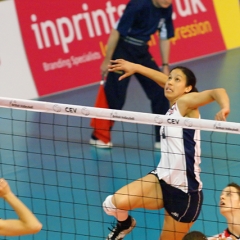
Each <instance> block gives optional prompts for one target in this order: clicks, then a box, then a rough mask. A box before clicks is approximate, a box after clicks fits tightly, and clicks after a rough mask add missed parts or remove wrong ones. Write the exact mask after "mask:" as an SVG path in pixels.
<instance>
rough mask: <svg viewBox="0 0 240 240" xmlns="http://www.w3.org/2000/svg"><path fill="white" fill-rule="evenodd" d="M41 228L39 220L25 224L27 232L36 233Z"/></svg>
mask: <svg viewBox="0 0 240 240" xmlns="http://www.w3.org/2000/svg"><path fill="white" fill-rule="evenodd" d="M41 229H42V224H41V223H40V222H35V223H32V224H30V225H28V226H27V231H28V233H27V234H36V233H38V232H39V231H41Z"/></svg>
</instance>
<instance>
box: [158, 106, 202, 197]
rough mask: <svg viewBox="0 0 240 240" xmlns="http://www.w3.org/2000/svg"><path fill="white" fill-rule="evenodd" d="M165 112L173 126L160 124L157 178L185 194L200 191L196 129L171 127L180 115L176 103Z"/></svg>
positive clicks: (197, 131)
mask: <svg viewBox="0 0 240 240" xmlns="http://www.w3.org/2000/svg"><path fill="white" fill-rule="evenodd" d="M166 115H169V116H171V123H172V125H173V127H172V126H162V127H161V130H160V135H161V159H160V162H159V164H158V166H157V169H156V170H155V171H156V173H157V175H158V177H159V179H162V180H164V181H165V182H166V183H168V184H170V185H172V186H174V187H176V188H179V189H181V190H182V191H184V192H186V193H187V192H192V191H197V190H198V191H200V190H201V189H202V182H201V180H200V171H201V168H200V166H199V165H200V163H201V158H200V154H201V149H200V130H195V129H184V128H182V127H174V125H176V126H177V123H178V118H179V117H182V115H181V114H180V112H179V110H178V107H177V103H175V104H174V105H173V106H172V107H171V108H170V109H169V110H168V112H167V113H166ZM175 118H176V119H175Z"/></svg>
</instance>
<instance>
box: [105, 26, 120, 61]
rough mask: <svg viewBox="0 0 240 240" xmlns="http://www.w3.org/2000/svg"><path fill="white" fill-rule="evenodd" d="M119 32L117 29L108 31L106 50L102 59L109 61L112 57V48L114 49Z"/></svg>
mask: <svg viewBox="0 0 240 240" xmlns="http://www.w3.org/2000/svg"><path fill="white" fill-rule="evenodd" d="M119 37H120V34H119V32H118V31H117V30H115V29H113V30H112V31H111V33H110V36H109V38H108V42H107V51H106V56H105V59H104V61H106V62H109V61H110V60H111V59H112V55H113V52H114V50H115V49H116V46H117V43H118V40H119Z"/></svg>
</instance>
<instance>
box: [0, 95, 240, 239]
mask: <svg viewBox="0 0 240 240" xmlns="http://www.w3.org/2000/svg"><path fill="white" fill-rule="evenodd" d="M92 118H102V119H109V120H113V121H115V122H116V123H117V124H116V126H114V128H113V129H112V136H113V143H114V147H113V148H112V149H108V150H107V149H98V148H96V147H94V146H91V145H89V139H90V136H91V132H92V128H91V127H90V124H89V123H90V121H91V119H92ZM173 124H174V126H175V127H182V128H189V129H200V130H201V147H202V152H201V160H202V164H201V169H202V173H201V179H202V181H203V192H204V202H203V208H202V211H201V213H200V216H199V218H198V220H197V221H196V223H195V224H194V225H193V228H192V229H196V230H199V231H202V232H204V233H205V234H206V235H208V236H212V235H214V234H216V233H218V232H221V231H222V230H223V229H224V228H225V227H226V224H225V219H224V218H223V217H222V216H221V215H220V214H219V209H218V205H219V204H218V202H219V196H220V193H221V191H222V189H223V188H224V187H225V186H226V185H227V184H228V183H229V182H237V183H239V166H240V160H239V157H238V155H239V152H240V145H239V142H240V141H239V140H240V135H239V133H240V123H233V122H219V121H213V120H204V119H188V118H177V119H176V118H174V119H173V118H171V116H164V115H156V114H149V113H140V112H130V111H121V110H111V109H103V108H94V107H88V106H78V105H71V104H60V103H52V102H41V101H33V100H21V99H12V98H11V99H10V98H0V163H1V165H0V166H1V168H0V171H1V172H0V173H1V177H4V178H5V179H7V180H8V181H9V184H10V186H11V188H12V190H13V192H14V193H16V195H17V196H18V197H19V198H20V199H21V200H22V201H23V202H24V203H25V204H26V205H27V206H29V208H30V209H31V210H32V211H33V212H34V213H35V214H36V215H37V217H38V218H39V220H40V221H41V222H42V224H43V229H42V231H41V232H40V233H38V234H36V235H33V236H25V237H19V239H41V240H42V239H47V240H51V239H68V240H76V239H77V240H78V239H81V240H83V239H91V240H95V239H103V238H105V237H106V236H107V235H108V232H109V230H108V227H110V226H109V224H111V223H112V220H113V218H112V217H109V216H107V215H106V214H105V213H104V211H103V209H102V202H103V201H104V199H105V198H106V196H108V195H110V194H113V193H114V192H115V191H117V190H118V189H119V188H120V187H122V186H123V185H126V184H127V183H129V182H131V181H133V180H136V179H138V178H140V177H142V176H144V175H146V174H147V173H148V172H150V171H151V170H153V169H154V168H155V167H156V166H157V163H158V161H159V159H160V155H161V152H159V151H155V150H154V148H153V145H154V144H153V143H154V133H153V132H154V131H153V130H152V126H153V125H165V126H167V125H173ZM163 214H164V212H163V211H162V210H159V211H148V210H144V209H136V210H133V212H132V215H133V216H134V217H135V218H136V219H137V227H136V228H135V229H134V231H133V232H132V233H131V234H130V235H128V236H127V237H126V239H158V237H159V233H160V231H161V228H162V223H163V217H164V216H163ZM0 216H1V218H12V217H14V216H15V213H14V212H13V211H12V209H11V208H9V206H7V204H6V203H5V202H4V201H0ZM0 239H5V238H1V237H0Z"/></svg>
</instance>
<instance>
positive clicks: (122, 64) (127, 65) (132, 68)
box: [108, 59, 168, 88]
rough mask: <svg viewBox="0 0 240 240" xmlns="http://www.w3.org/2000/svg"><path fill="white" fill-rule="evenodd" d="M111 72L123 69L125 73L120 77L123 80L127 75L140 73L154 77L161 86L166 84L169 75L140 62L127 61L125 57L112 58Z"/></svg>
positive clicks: (109, 69) (109, 68)
mask: <svg viewBox="0 0 240 240" xmlns="http://www.w3.org/2000/svg"><path fill="white" fill-rule="evenodd" d="M108 71H109V72H114V71H123V72H124V73H123V75H122V76H121V77H120V78H119V80H122V79H124V78H126V77H129V76H131V75H133V74H134V73H139V74H141V75H143V76H145V77H147V78H150V79H152V80H153V81H154V82H156V83H157V84H158V85H159V86H161V87H163V88H164V86H165V83H166V82H167V80H168V76H167V75H165V74H164V73H161V72H160V71H156V70H153V69H151V68H147V67H144V66H142V65H140V64H135V63H132V62H128V61H125V60H124V59H116V60H111V65H109V66H108Z"/></svg>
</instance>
